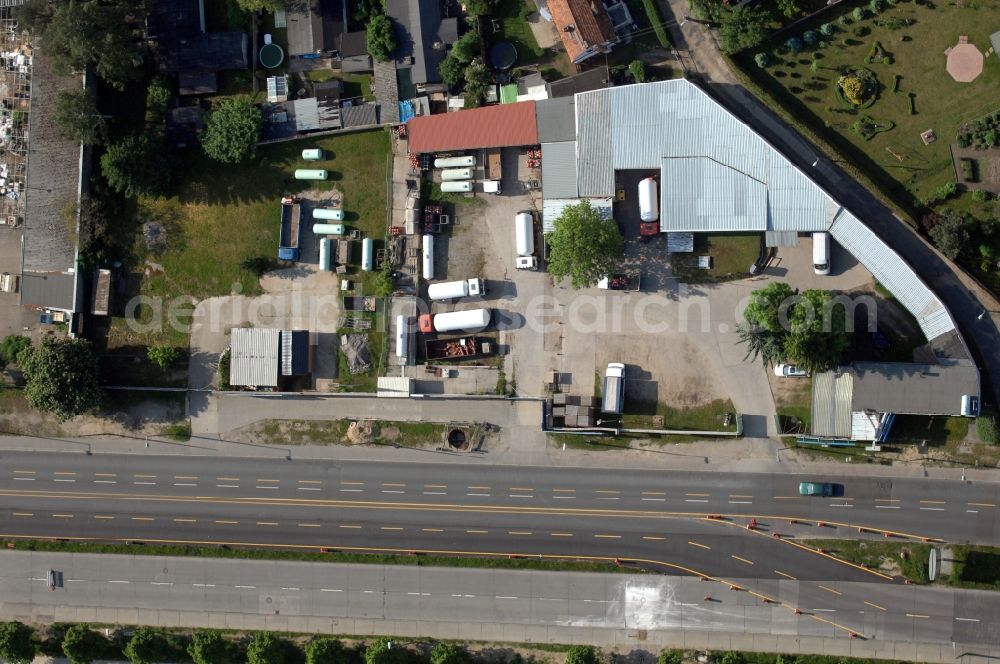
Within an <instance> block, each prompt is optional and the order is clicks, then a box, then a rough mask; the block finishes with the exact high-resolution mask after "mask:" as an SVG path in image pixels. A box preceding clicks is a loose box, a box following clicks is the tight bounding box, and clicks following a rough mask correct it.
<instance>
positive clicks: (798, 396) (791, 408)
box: [768, 369, 812, 434]
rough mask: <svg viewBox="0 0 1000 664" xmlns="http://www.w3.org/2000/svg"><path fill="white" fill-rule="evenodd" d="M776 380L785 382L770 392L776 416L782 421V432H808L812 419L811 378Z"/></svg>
mask: <svg viewBox="0 0 1000 664" xmlns="http://www.w3.org/2000/svg"><path fill="white" fill-rule="evenodd" d="M768 371H770V369H768ZM778 380H783V381H785V382H784V383H782V384H781V385H780V386H778V389H776V390H772V394H773V396H774V405H775V410H776V411H777V414H778V417H780V418H782V419H783V421H784V425H785V426H784V428H785V431H784V433H796V434H803V433H809V425H810V423H811V419H812V379H811V378H807V379H795V378H779V379H778Z"/></svg>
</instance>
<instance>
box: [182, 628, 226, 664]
mask: <svg viewBox="0 0 1000 664" xmlns="http://www.w3.org/2000/svg"><path fill="white" fill-rule="evenodd" d="M187 651H188V655H190V656H191V661H193V662H194V664H233V662H235V661H236V647H235V646H234V645H233V643H232V642H231V641H229V640H228V639H227V638H226V637H224V636H223V635H222V633H221V632H218V631H216V630H214V629H199V630H195V632H194V634H192V635H191V644H190V645H189V646H188V649H187Z"/></svg>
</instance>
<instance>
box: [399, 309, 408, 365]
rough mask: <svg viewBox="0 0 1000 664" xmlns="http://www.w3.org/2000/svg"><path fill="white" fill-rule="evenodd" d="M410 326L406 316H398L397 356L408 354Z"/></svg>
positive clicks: (401, 356)
mask: <svg viewBox="0 0 1000 664" xmlns="http://www.w3.org/2000/svg"><path fill="white" fill-rule="evenodd" d="M408 327H409V325H407V319H406V316H396V357H399V358H403V357H406V355H407V348H406V346H407V341H408V340H409V334H408V333H407V328H408Z"/></svg>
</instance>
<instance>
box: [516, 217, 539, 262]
mask: <svg viewBox="0 0 1000 664" xmlns="http://www.w3.org/2000/svg"><path fill="white" fill-rule="evenodd" d="M514 247H515V249H517V255H518V256H531V255H533V254H534V253H535V223H534V217H533V216H532V214H531V213H530V212H527V211H523V212H518V213H517V214H516V215H515V216H514Z"/></svg>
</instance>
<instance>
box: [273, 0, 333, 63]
mask: <svg viewBox="0 0 1000 664" xmlns="http://www.w3.org/2000/svg"><path fill="white" fill-rule="evenodd" d="M345 21H346V16H345V15H344V6H343V5H342V3H341V2H340V0H289V2H287V3H286V4H285V24H286V27H287V29H288V32H287V39H288V55H289V56H291V57H296V56H303V55H308V56H315V55H317V54H319V55H324V54H330V53H332V52H333V51H334V50H336V48H337V38H338V37H339V36H340V35H341V34H342V33H343V32H344V29H345V27H346V26H345V23H344V22H345Z"/></svg>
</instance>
